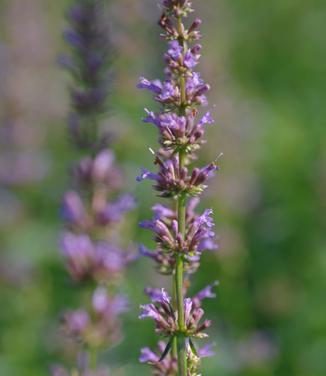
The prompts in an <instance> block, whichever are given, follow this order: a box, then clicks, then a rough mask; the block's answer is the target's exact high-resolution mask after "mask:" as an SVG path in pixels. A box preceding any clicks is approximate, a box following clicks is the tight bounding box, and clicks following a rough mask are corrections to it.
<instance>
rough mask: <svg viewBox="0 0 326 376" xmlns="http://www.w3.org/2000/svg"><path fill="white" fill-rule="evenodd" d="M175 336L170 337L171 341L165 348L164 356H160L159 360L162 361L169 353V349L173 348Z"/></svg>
mask: <svg viewBox="0 0 326 376" xmlns="http://www.w3.org/2000/svg"><path fill="white" fill-rule="evenodd" d="M173 338H174V337H171V338H170V341H169V342H168V344H167V345H166V348H165V350H164V351H163V354H162V356H161V357H160V360H159V362H161V361H162V360H163V359H164V358H165V357H166V356H167V355H168V353H169V351H170V349H171V346H172V342H173Z"/></svg>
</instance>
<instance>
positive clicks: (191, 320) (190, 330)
mask: <svg viewBox="0 0 326 376" xmlns="http://www.w3.org/2000/svg"><path fill="white" fill-rule="evenodd" d="M152 294H153V292H150V293H149V295H150V296H152ZM140 308H141V314H140V316H139V318H140V319H145V318H151V319H153V320H154V322H155V331H156V333H158V334H161V335H164V336H167V337H173V336H176V335H178V334H180V333H184V334H185V335H186V336H187V337H195V338H205V337H207V334H206V333H204V331H205V330H206V329H207V328H209V326H210V325H211V322H210V321H209V320H205V321H201V319H202V317H203V314H204V311H203V310H202V308H200V307H197V306H195V305H194V304H193V301H192V300H191V299H190V298H185V299H184V315H185V316H184V321H185V328H180V327H179V325H178V313H177V312H176V311H175V310H174V308H173V307H172V303H171V297H170V296H169V295H168V294H167V293H166V292H165V290H164V289H162V290H161V294H160V295H158V294H157V293H155V296H154V299H153V303H150V304H145V305H142V306H141V307H140Z"/></svg>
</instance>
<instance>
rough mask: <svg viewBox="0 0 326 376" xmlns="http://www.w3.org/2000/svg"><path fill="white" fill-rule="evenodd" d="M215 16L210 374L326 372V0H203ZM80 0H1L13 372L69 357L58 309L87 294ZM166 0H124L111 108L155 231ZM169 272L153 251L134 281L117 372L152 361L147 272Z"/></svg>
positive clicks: (9, 360) (209, 34) (208, 62)
mask: <svg viewBox="0 0 326 376" xmlns="http://www.w3.org/2000/svg"><path fill="white" fill-rule="evenodd" d="M194 3H195V7H196V9H197V10H198V14H199V15H200V17H202V18H203V19H204V21H205V23H204V25H203V35H204V39H203V44H204V49H203V55H204V56H203V61H202V64H201V71H202V72H203V75H204V77H205V79H206V80H208V81H209V82H210V83H211V85H212V88H213V89H212V91H211V93H210V96H209V98H210V103H211V106H212V111H213V113H214V116H215V119H216V125H215V126H214V127H213V128H209V135H208V140H209V141H208V144H207V147H206V148H204V150H202V152H201V161H203V162H204V161H210V160H211V159H212V158H215V157H216V156H217V155H218V154H219V153H220V152H223V153H224V157H223V159H222V161H221V165H222V170H221V173H220V174H219V176H218V178H217V179H215V180H213V181H212V184H211V186H210V188H209V190H208V191H207V193H206V195H205V203H203V204H202V205H203V207H204V206H212V207H213V208H214V210H215V219H216V224H217V230H218V233H219V237H220V250H219V251H218V253H217V254H216V255H215V254H210V255H206V257H204V260H203V263H202V266H201V269H200V272H199V273H198V274H197V275H196V277H195V279H194V282H193V287H192V290H193V291H194V292H195V291H197V290H198V289H200V288H202V287H203V286H204V285H206V284H208V283H210V282H211V281H213V280H215V279H219V280H220V287H219V289H218V298H217V299H216V300H215V301H209V302H207V303H206V310H207V316H208V317H209V318H211V319H213V320H214V326H213V328H212V329H211V339H212V341H213V342H214V343H215V345H216V357H214V358H211V359H209V360H205V362H204V366H203V375H205V376H216V375H223V376H240V375H241V376H271V375H277V376H324V375H326V361H325V353H326V279H325V274H326V244H325V233H326V228H325V227H326V226H325V209H326V195H325V190H326V132H325V125H326V124H325V119H326V64H325V61H326V48H325V43H326V38H325V35H326V27H325V25H326V3H325V1H322V0H315V1H311V0H295V1H294V0H274V1H270V2H266V1H261V0H246V1H243V0H232V1H228V0H205V1H199V0H197V1H196V0H194ZM68 5H69V1H68V0H56V1H51V0H7V1H6V0H1V2H0V84H1V85H0V116H1V124H0V130H1V132H0V299H1V307H0V375H4V376H42V375H47V374H48V367H49V365H50V364H51V363H53V362H58V361H69V360H68V359H65V358H64V356H63V354H62V352H61V351H60V348H59V346H58V338H57V337H58V334H57V333H58V332H57V330H58V325H59V323H58V315H59V313H60V312H61V311H62V310H63V309H64V308H65V307H67V306H68V307H71V305H73V304H74V288H72V286H71V285H70V284H69V281H68V279H67V275H66V272H65V270H64V267H63V263H62V259H61V258H60V255H59V252H58V245H57V241H58V234H59V231H60V229H61V223H60V217H59V203H60V197H61V196H62V194H63V192H64V190H65V188H66V187H67V185H68V182H69V179H68V173H67V171H68V166H69V165H70V164H71V162H72V161H73V158H74V153H73V152H72V151H71V149H70V146H69V142H68V139H67V135H66V123H65V117H66V114H67V112H68V103H69V100H68V96H67V85H68V83H69V77H67V75H66V74H65V73H64V72H63V71H62V70H61V69H60V68H59V67H58V64H57V56H58V54H59V53H60V52H62V51H64V50H65V49H66V46H65V45H64V43H63V41H62V37H61V33H62V31H63V30H64V29H65V25H66V21H65V18H64V14H65V11H66V9H67V7H68ZM159 13H160V11H159V8H158V6H157V1H155V0H119V1H114V0H111V1H110V4H109V20H108V21H109V22H110V24H111V37H112V40H113V43H114V46H115V54H116V56H115V79H114V87H113V88H112V111H111V118H110V124H111V126H112V130H113V131H114V132H115V135H116V142H115V144H114V148H115V150H116V152H117V154H118V158H119V161H120V163H121V164H122V166H123V168H124V172H125V175H126V184H127V185H128V186H127V187H126V189H127V190H129V191H130V192H132V193H133V194H134V195H135V196H136V198H137V200H138V209H137V210H136V211H135V212H133V213H132V214H130V215H129V218H128V221H129V222H128V223H129V224H128V227H127V229H128V230H127V232H128V233H127V234H125V237H126V238H130V241H132V242H134V243H137V242H145V243H146V244H148V245H150V244H151V241H150V234H148V233H147V232H143V231H139V230H138V228H137V223H138V221H139V220H140V219H144V218H147V217H149V215H150V211H149V208H150V205H151V204H152V203H154V202H155V197H154V195H153V194H152V192H151V187H150V184H142V185H139V186H138V185H136V183H135V176H136V175H137V173H138V171H139V168H140V166H144V167H150V165H151V160H152V158H151V156H150V154H149V152H148V146H155V145H156V137H157V134H156V131H155V129H154V127H149V126H146V125H144V124H142V123H141V120H140V118H141V116H142V115H143V107H145V106H147V107H150V106H153V102H152V99H151V98H150V96H148V95H147V94H146V93H142V92H141V93H139V92H138V91H137V90H136V88H135V85H136V83H137V79H138V76H140V75H141V74H145V75H147V76H148V77H153V78H154V77H156V76H161V70H162V66H163V63H162V58H161V55H162V53H163V51H164V43H163V42H161V41H160V39H159V36H158V34H159V29H158V27H157V26H156V21H157V18H158V16H159ZM162 284H165V285H167V286H168V281H167V280H166V279H164V278H162V277H158V276H157V275H156V274H155V271H154V269H153V265H152V264H151V263H150V262H148V261H146V260H139V261H138V262H137V263H135V264H134V265H133V266H132V267H131V268H130V270H129V276H128V279H127V281H126V282H125V285H124V286H123V289H124V290H125V291H126V292H127V293H128V294H129V296H130V301H131V307H132V309H131V312H130V314H129V315H127V316H126V317H125V319H124V327H125V338H124V341H123V342H122V343H121V344H120V345H119V346H117V347H116V348H114V349H112V350H110V351H108V352H107V353H105V354H104V355H103V358H102V360H103V361H108V362H109V363H110V364H111V368H112V369H113V370H114V372H115V374H117V375H126V376H129V375H130V376H131V375H133V376H134V375H149V374H150V373H149V369H148V367H146V366H141V365H139V364H138V361H137V358H138V354H139V348H140V347H141V346H144V345H153V344H154V343H155V339H154V336H153V335H152V330H153V327H152V324H151V323H150V322H147V321H145V322H139V320H138V319H137V316H138V306H139V304H140V303H143V302H144V301H146V298H145V297H144V296H143V294H142V290H143V287H144V286H145V285H152V286H161V285H162Z"/></svg>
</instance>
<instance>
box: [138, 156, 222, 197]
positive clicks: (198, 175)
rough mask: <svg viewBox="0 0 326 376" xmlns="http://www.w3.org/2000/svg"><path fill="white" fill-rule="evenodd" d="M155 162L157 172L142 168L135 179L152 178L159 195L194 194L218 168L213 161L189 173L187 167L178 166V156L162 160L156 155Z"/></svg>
mask: <svg viewBox="0 0 326 376" xmlns="http://www.w3.org/2000/svg"><path fill="white" fill-rule="evenodd" d="M155 164H157V165H159V169H160V170H159V172H158V173H152V172H150V171H148V170H146V169H142V171H141V174H140V175H139V176H138V177H137V181H138V182H141V181H142V180H147V179H148V180H154V181H155V185H154V189H155V190H156V191H158V192H159V194H158V195H159V196H160V197H174V198H175V197H178V196H180V195H182V194H185V195H189V196H196V195H199V194H200V193H202V192H203V191H204V190H205V189H206V188H207V185H205V184H204V183H205V182H206V181H207V179H208V178H210V177H211V176H212V175H213V173H214V172H215V171H216V170H218V165H217V164H216V163H215V162H212V163H210V164H209V165H207V166H205V167H203V168H201V169H200V168H194V169H193V171H192V173H191V174H189V172H188V168H187V167H180V163H179V158H178V156H173V157H172V158H171V159H167V160H166V161H162V159H161V158H160V157H158V156H156V159H155Z"/></svg>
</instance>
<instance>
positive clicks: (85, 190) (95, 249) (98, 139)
mask: <svg viewBox="0 0 326 376" xmlns="http://www.w3.org/2000/svg"><path fill="white" fill-rule="evenodd" d="M103 4H104V3H103V1H102V0H75V3H74V5H73V6H72V7H71V9H70V11H69V14H68V19H69V22H70V29H69V30H68V31H67V32H66V33H65V38H66V40H67V41H68V43H69V44H70V45H71V46H72V54H71V55H70V56H64V57H63V58H62V62H63V63H64V65H65V67H66V68H68V70H69V71H70V73H71V75H72V77H73V79H74V86H73V87H72V88H71V101H72V113H71V115H70V118H69V127H70V134H71V140H72V143H73V145H74V146H75V147H76V148H77V149H78V150H79V152H80V155H81V156H80V159H79V161H77V162H76V163H75V165H74V166H73V168H72V173H71V175H72V184H71V189H69V190H68V191H67V192H66V194H65V195H64V197H63V202H62V210H61V214H62V218H63V220H64V224H65V228H64V231H63V233H62V235H61V238H60V248H61V252H62V255H63V257H64V260H65V264H66V268H67V270H68V272H69V275H70V277H71V279H72V280H73V281H74V282H75V284H76V286H78V287H80V289H83V290H82V292H83V296H84V299H83V306H82V307H81V308H79V309H75V310H67V311H66V312H65V313H64V314H63V328H64V330H63V333H64V334H65V335H66V337H67V338H69V339H70V340H72V343H73V344H74V345H75V346H74V347H75V348H76V350H77V353H78V354H79V355H80V354H83V353H85V352H89V354H90V356H89V358H91V360H90V364H89V366H85V367H84V366H83V367H78V371H76V372H75V371H73V373H72V375H74V376H75V375H78V376H102V375H107V371H103V370H101V369H99V368H98V365H97V362H96V356H94V353H96V352H97V351H99V350H102V349H103V347H108V346H112V345H114V344H116V343H118V342H119V341H120V339H121V337H122V332H121V325H120V315H121V313H123V312H124V311H125V310H126V308H127V304H126V301H125V299H124V298H122V297H121V296H120V295H119V293H118V287H119V286H120V284H121V278H122V277H123V275H124V272H125V269H126V266H127V265H128V264H129V263H130V261H132V260H133V259H134V256H132V254H131V252H129V251H127V250H124V249H123V247H121V242H120V241H119V227H118V226H117V224H119V223H120V222H121V221H122V220H123V218H124V215H125V213H126V212H128V211H130V210H131V209H133V207H134V205H135V202H134V199H133V198H132V197H131V196H130V195H128V194H122V193H121V191H122V189H123V187H124V183H123V177H122V173H121V171H120V169H119V168H118V166H117V164H116V161H115V156H114V153H113V152H112V151H111V150H109V149H108V142H107V141H108V138H107V134H105V133H104V132H103V131H101V129H100V126H101V120H102V115H104V114H105V113H106V110H107V99H108V91H109V87H108V68H109V56H110V53H109V52H110V49H109V44H108V38H107V32H106V30H105V28H104V27H103V19H102V17H103V14H104V12H103V9H102V7H103ZM94 286H95V287H94ZM94 289H95V290H94ZM108 291H110V293H108ZM87 301H91V303H89V304H87ZM85 302H86V303H85ZM94 359H95V360H94ZM52 374H53V375H54V376H57V375H60V376H61V375H63V376H64V375H68V373H67V372H66V371H65V370H64V369H62V368H60V367H55V368H54V369H53V371H52Z"/></svg>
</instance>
